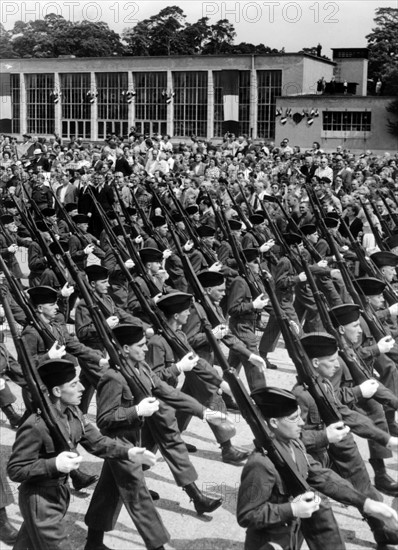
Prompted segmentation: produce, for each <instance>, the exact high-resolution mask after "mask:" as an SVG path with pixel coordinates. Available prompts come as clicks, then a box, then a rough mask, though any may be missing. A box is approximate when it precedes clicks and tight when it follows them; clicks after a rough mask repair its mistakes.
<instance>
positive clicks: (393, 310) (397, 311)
mask: <svg viewBox="0 0 398 550" xmlns="http://www.w3.org/2000/svg"><path fill="white" fill-rule="evenodd" d="M388 309H389V310H390V315H395V316H396V315H398V302H397V303H396V304H393V305H392V306H390V307H389V308H388Z"/></svg>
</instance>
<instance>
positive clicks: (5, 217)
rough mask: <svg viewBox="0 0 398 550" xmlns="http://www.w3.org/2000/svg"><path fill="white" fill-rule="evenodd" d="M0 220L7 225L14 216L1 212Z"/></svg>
mask: <svg viewBox="0 0 398 550" xmlns="http://www.w3.org/2000/svg"><path fill="white" fill-rule="evenodd" d="M0 221H1V223H2V224H3V225H7V224H8V223H12V222H13V221H14V216H11V214H3V215H2V216H0Z"/></svg>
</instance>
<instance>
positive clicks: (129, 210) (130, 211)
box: [126, 206, 137, 216]
mask: <svg viewBox="0 0 398 550" xmlns="http://www.w3.org/2000/svg"><path fill="white" fill-rule="evenodd" d="M126 212H127V214H130V216H135V215H136V214H137V209H136V208H134V207H133V206H128V207H127V208H126Z"/></svg>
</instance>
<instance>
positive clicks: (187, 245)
mask: <svg viewBox="0 0 398 550" xmlns="http://www.w3.org/2000/svg"><path fill="white" fill-rule="evenodd" d="M182 248H183V249H184V251H185V252H189V251H190V250H192V248H193V241H191V240H189V241H187V242H186V243H185V244H184V246H183V247H182Z"/></svg>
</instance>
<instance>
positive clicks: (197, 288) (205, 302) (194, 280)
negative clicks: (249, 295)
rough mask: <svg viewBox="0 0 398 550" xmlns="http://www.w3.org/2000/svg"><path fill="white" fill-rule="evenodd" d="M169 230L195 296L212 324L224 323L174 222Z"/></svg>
mask: <svg viewBox="0 0 398 550" xmlns="http://www.w3.org/2000/svg"><path fill="white" fill-rule="evenodd" d="M169 231H170V233H171V236H172V238H173V240H174V244H175V246H176V249H177V254H178V255H179V257H180V258H181V261H182V264H183V266H184V273H185V275H186V277H187V279H188V281H189V283H190V285H191V288H192V290H193V293H194V295H195V298H196V299H197V300H198V302H200V303H201V304H202V306H203V308H204V310H205V311H206V315H207V318H208V319H209V321H210V323H211V325H212V326H213V327H216V326H218V325H220V324H221V323H222V319H221V318H220V317H219V315H218V314H217V312H216V310H215V309H214V306H213V304H212V303H211V300H210V298H209V297H208V296H207V294H205V292H204V290H203V286H202V285H201V283H200V281H199V279H198V276H197V275H196V273H195V271H194V269H193V267H192V264H191V262H190V260H189V258H188V256H187V255H186V254H184V251H183V249H182V246H181V243H180V241H179V239H178V237H177V235H176V233H175V231H174V227H173V226H172V224H170V225H169Z"/></svg>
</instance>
